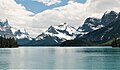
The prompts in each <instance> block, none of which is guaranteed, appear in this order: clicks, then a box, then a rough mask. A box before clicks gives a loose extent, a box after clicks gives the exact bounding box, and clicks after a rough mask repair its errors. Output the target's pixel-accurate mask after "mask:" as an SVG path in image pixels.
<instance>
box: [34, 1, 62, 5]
mask: <svg viewBox="0 0 120 70" xmlns="http://www.w3.org/2000/svg"><path fill="white" fill-rule="evenodd" d="M35 1H38V2H41V3H43V4H45V5H47V6H50V5H53V4H56V3H60V2H61V0H35Z"/></svg>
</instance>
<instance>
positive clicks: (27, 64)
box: [0, 47, 120, 70]
mask: <svg viewBox="0 0 120 70" xmlns="http://www.w3.org/2000/svg"><path fill="white" fill-rule="evenodd" d="M0 69H41V70H42V69H50V70H53V69H73V70H75V69H79V70H119V69H120V48H111V47H104V48H103V47H80V48H78V47H77V48H74V47H73V48H68V47H63V48H60V47H51V48H49V47H46V48H45V47H20V48H12V49H7V48H6V49H0Z"/></svg>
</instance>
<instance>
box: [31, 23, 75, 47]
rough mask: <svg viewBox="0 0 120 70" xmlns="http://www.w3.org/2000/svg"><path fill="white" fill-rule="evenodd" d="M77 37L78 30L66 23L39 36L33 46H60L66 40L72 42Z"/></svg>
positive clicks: (53, 27)
mask: <svg viewBox="0 0 120 70" xmlns="http://www.w3.org/2000/svg"><path fill="white" fill-rule="evenodd" d="M75 36H76V29H75V28H74V27H72V26H69V25H67V24H66V23H64V24H62V25H58V26H50V27H49V28H48V29H47V30H46V31H45V32H43V33H42V34H40V35H38V36H37V37H36V39H35V40H34V41H32V42H31V44H32V45H45V46H46V45H47V46H48V45H49V46H50V45H60V44H61V43H62V42H64V41H66V40H72V39H74V38H75Z"/></svg>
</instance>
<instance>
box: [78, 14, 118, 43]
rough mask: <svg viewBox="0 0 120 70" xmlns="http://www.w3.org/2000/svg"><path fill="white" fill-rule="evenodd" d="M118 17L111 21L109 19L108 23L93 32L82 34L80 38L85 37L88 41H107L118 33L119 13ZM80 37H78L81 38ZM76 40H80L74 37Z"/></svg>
mask: <svg viewBox="0 0 120 70" xmlns="http://www.w3.org/2000/svg"><path fill="white" fill-rule="evenodd" d="M117 16H118V17H117V18H116V19H114V20H112V21H110V23H109V24H108V25H107V26H105V27H103V28H101V29H98V30H95V31H93V32H90V33H88V34H86V35H84V36H83V37H81V38H85V39H87V40H88V41H94V42H97V41H102V42H105V41H109V40H111V39H113V38H115V37H117V36H119V35H120V31H119V30H120V14H118V15H117ZM81 38H80V39H81ZM76 39H77V40H80V39H78V38H76Z"/></svg>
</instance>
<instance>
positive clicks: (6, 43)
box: [0, 36, 18, 48]
mask: <svg viewBox="0 0 120 70" xmlns="http://www.w3.org/2000/svg"><path fill="white" fill-rule="evenodd" d="M16 47H18V44H17V42H16V40H15V39H14V38H5V37H2V36H0V48H16Z"/></svg>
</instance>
